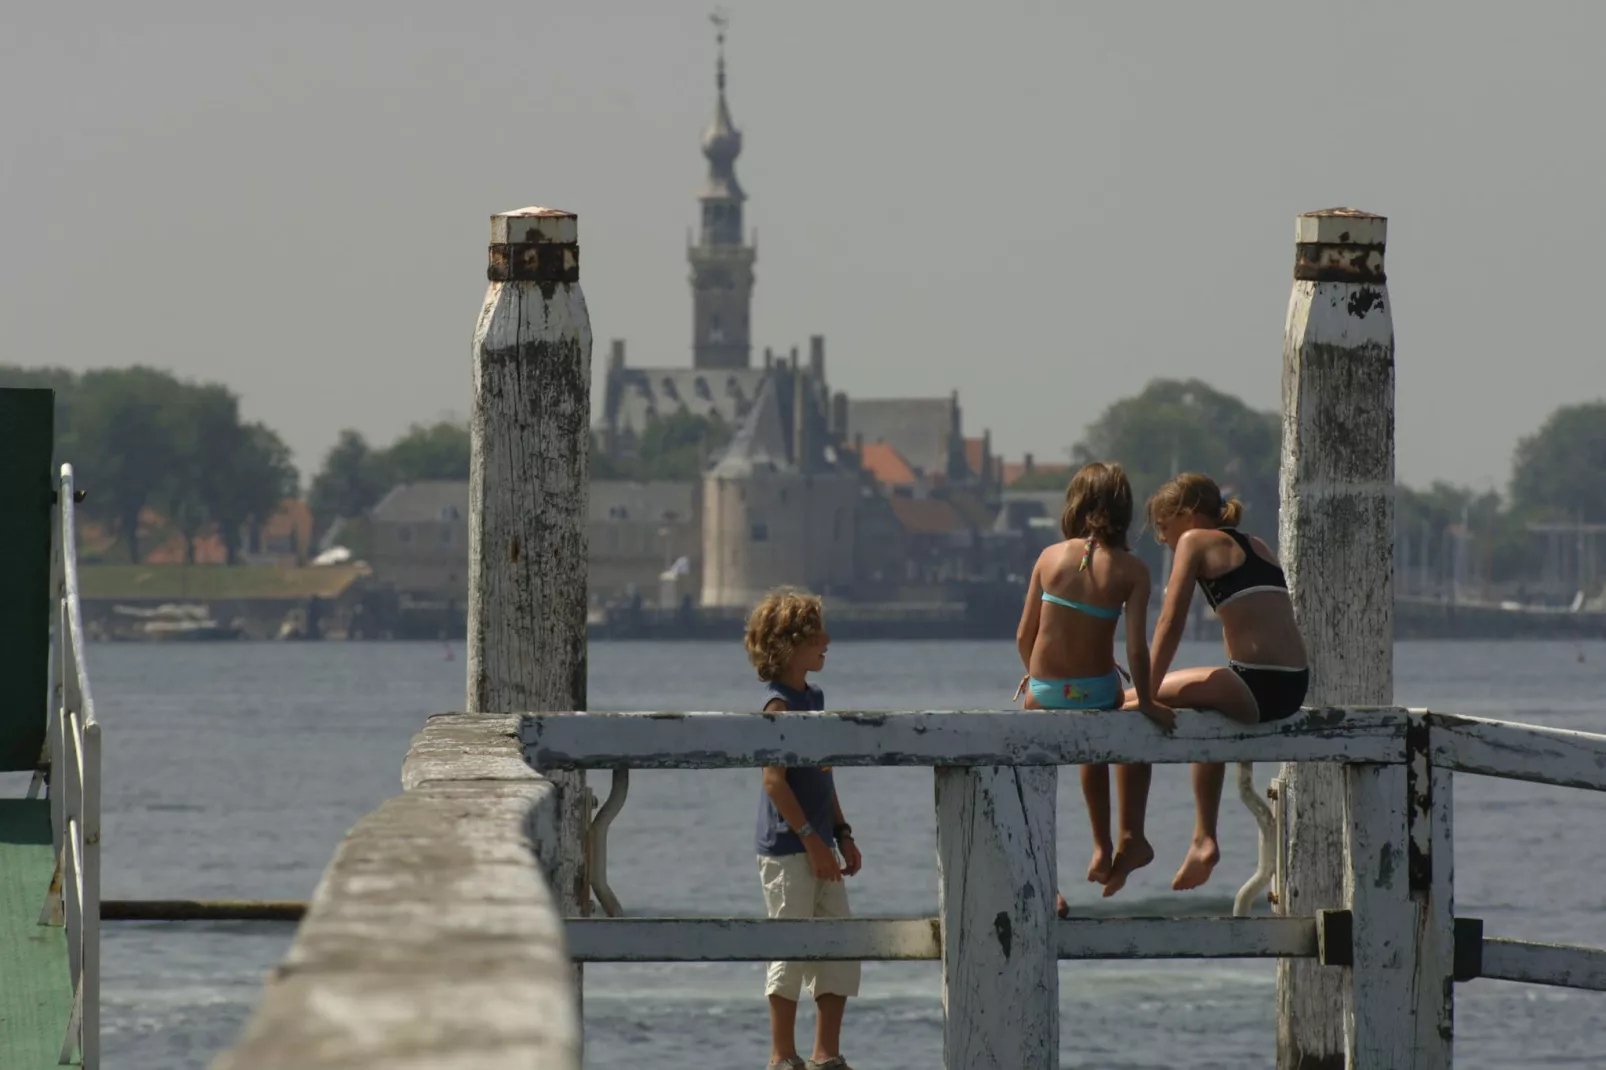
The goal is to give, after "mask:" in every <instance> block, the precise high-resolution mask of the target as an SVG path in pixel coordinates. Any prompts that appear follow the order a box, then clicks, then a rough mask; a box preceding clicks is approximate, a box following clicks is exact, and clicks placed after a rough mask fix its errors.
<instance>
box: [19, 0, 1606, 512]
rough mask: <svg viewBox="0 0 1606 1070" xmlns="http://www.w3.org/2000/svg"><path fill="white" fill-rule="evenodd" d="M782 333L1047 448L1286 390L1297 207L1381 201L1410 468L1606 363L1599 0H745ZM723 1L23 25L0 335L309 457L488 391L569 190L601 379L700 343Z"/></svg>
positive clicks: (101, 16) (1419, 471)
mask: <svg viewBox="0 0 1606 1070" xmlns="http://www.w3.org/2000/svg"><path fill="white" fill-rule="evenodd" d="M728 6H729V8H730V12H731V16H732V25H731V31H730V45H729V62H730V98H731V108H732V111H733V113H734V115H735V118H736V122H737V124H738V125H739V126H740V127H741V128H742V131H743V134H744V137H745V139H746V147H745V150H744V152H743V154H742V158H741V161H740V163H739V165H738V172H739V174H740V176H741V178H742V182H743V184H744V186H745V187H746V189H747V191H748V194H749V197H750V200H749V202H748V220H749V222H750V224H751V225H753V226H756V227H757V228H758V230H759V260H758V286H757V292H756V297H755V308H754V324H755V341H756V343H757V345H759V346H763V345H766V344H767V345H773V346H775V347H777V348H779V349H783V350H784V349H786V348H788V347H790V346H792V345H802V346H806V344H807V336H808V335H809V334H810V333H814V332H819V333H823V334H825V335H826V337H827V351H828V365H827V369H828V373H829V377H830V379H831V382H832V385H833V387H834V388H837V389H844V390H847V391H848V392H850V393H852V394H855V395H860V396H871V395H897V394H915V395H941V394H945V393H946V392H947V391H948V390H950V389H953V388H958V389H959V390H960V391H961V394H962V398H963V402H964V407H965V414H964V415H965V423H966V430H967V432H968V433H973V434H974V433H979V432H980V430H981V429H982V428H984V427H990V428H991V429H992V432H993V437H994V441H995V443H996V444H997V446H998V447H999V448H1000V449H1001V450H1003V451H1004V452H1006V453H1008V454H1009V455H1011V456H1018V455H1019V454H1020V453H1021V452H1022V451H1023V450H1032V451H1034V452H1036V453H1037V454H1038V455H1039V456H1040V457H1055V456H1059V455H1060V453H1061V451H1062V450H1063V448H1064V447H1065V446H1066V445H1067V444H1068V443H1070V442H1072V441H1074V440H1075V439H1076V438H1077V437H1078V436H1079V435H1080V434H1081V432H1082V429H1083V427H1084V426H1085V425H1086V424H1087V422H1088V421H1089V420H1091V419H1093V418H1094V417H1096V416H1097V415H1098V413H1099V412H1100V411H1101V410H1102V409H1103V407H1104V406H1105V405H1107V404H1108V403H1109V402H1111V401H1112V400H1114V399H1116V398H1118V397H1121V396H1123V395H1125V394H1128V393H1131V392H1133V391H1136V390H1138V389H1139V388H1141V387H1142V385H1143V384H1144V383H1145V382H1146V381H1148V380H1149V379H1150V378H1153V377H1155V376H1190V375H1196V376H1199V377H1201V378H1204V379H1207V380H1209V381H1210V382H1212V383H1214V384H1216V385H1217V386H1219V387H1221V388H1223V389H1225V390H1229V391H1232V392H1235V393H1238V394H1240V395H1241V396H1243V397H1244V398H1245V399H1246V400H1248V401H1249V402H1251V403H1252V404H1255V405H1257V406H1262V407H1267V408H1271V407H1274V406H1275V405H1276V404H1277V398H1278V377H1279V369H1280V360H1281V337H1282V324H1283V313H1284V310H1285V307H1286V304H1287V300H1288V291H1289V284H1290V271H1291V265H1292V258H1293V222H1292V220H1293V216H1294V215H1295V214H1296V213H1298V212H1300V211H1303V210H1309V209H1315V208H1324V207H1330V206H1333V205H1340V204H1342V205H1349V206H1353V207H1358V208H1363V209H1367V210H1371V211H1376V212H1381V213H1383V214H1386V215H1387V216H1389V276H1390V283H1389V285H1390V289H1391V291H1392V293H1393V297H1394V300H1395V311H1394V318H1395V328H1396V331H1397V335H1398V346H1399V348H1398V369H1399V371H1398V396H1399V419H1400V431H1399V469H1400V474H1401V476H1402V477H1403V478H1405V479H1406V480H1408V481H1411V482H1423V481H1426V480H1429V479H1432V478H1438V477H1444V478H1449V479H1453V480H1457V481H1462V482H1469V483H1473V484H1475V485H1482V486H1486V485H1489V483H1490V481H1494V482H1496V483H1498V485H1500V486H1502V487H1503V486H1504V485H1505V482H1506V478H1507V474H1508V470H1509V468H1508V461H1509V456H1510V451H1511V447H1512V445H1513V443H1514V442H1515V440H1516V439H1517V438H1518V437H1519V436H1520V435H1523V434H1527V433H1529V432H1531V431H1532V430H1533V429H1534V428H1535V427H1536V426H1537V425H1538V424H1539V422H1540V421H1541V420H1542V419H1543V418H1544V416H1545V415H1546V413H1548V412H1549V411H1550V410H1551V409H1552V408H1553V407H1555V406H1556V405H1559V404H1562V403H1566V402H1572V401H1578V400H1583V399H1592V398H1596V397H1600V396H1602V395H1603V394H1606V362H1603V361H1602V360H1601V355H1600V352H1599V349H1598V346H1599V342H1598V337H1599V336H1598V334H1597V331H1598V330H1599V324H1598V320H1597V317H1598V316H1599V315H1601V311H1602V304H1603V301H1602V296H1603V291H1606V286H1603V283H1606V259H1603V257H1602V255H1601V247H1602V244H1603V240H1606V227H1603V224H1606V198H1603V197H1602V196H1601V193H1600V190H1601V183H1602V177H1603V173H1606V139H1603V137H1602V135H1601V129H1602V126H1603V125H1606V119H1603V115H1606V44H1603V41H1606V5H1600V4H1591V3H1574V4H1561V3H1524V4H1515V3H1488V2H1480V3H1472V2H1459V3H1448V2H1447V3H1436V4H1413V3H1403V4H1392V3H1360V2H1356V0H1347V2H1345V3H1342V4H1320V5H1318V4H1314V3H1311V4H1306V3H1288V2H1286V0H1279V2H1261V3H1220V2H1212V3H1172V4H1158V3H1149V4H1138V3H1125V2H1116V0H1109V2H1106V3H1102V4H1070V3H1065V4H1048V3H1035V4H1013V3H1000V2H995V3H989V4H977V3H966V4H956V3H953V2H951V0H943V2H937V0H920V2H915V0H902V2H892V0H878V2H874V3H863V2H861V3H847V2H841V0H816V2H813V3H809V4H796V3H754V2H745V3H744V2H740V0H735V2H729V3H728ZM707 13H708V5H707V4H705V3H702V2H695V3H688V2H682V0H631V2H626V0H618V2H613V0H588V2H586V3H584V4H579V3H576V4H565V5H556V4H543V3H532V2H528V0H520V2H513V0H485V2H469V0H454V2H452V3H438V4H426V3H419V2H418V0H398V2H393V3H386V4H379V3H370V4H363V5H357V4H349V3H335V2H332V0H326V2H323V3H317V4H309V3H305V2H281V3H275V4H250V5H247V4H240V3H234V2H221V0H219V2H210V3H188V4H180V3H173V2H168V0H141V2H140V3H127V2H125V0H118V2H110V0H84V2H81V3H77V4H51V3H38V4H12V5H10V6H9V7H8V9H7V13H6V16H5V23H6V25H5V28H4V31H3V33H0V99H3V100H4V101H5V102H6V103H5V108H4V110H3V111H0V143H3V145H4V149H3V150H0V189H3V190H4V199H3V201H0V213H3V215H0V218H3V219H4V226H3V231H0V330H3V334H0V339H3V342H4V347H3V349H0V361H3V362H8V363H23V364H59V365H66V366H68V367H73V368H90V367H95V366H101V365H107V364H126V363H132V362H135V361H139V362H145V363H150V364H155V365H158V366H161V367H166V368H169V369H172V370H174V371H175V372H178V373H179V374H181V375H185V376H194V377H204V378H208V379H217V380H221V381H223V382H225V383H227V384H229V385H230V386H231V387H233V388H234V389H235V390H236V391H238V392H239V393H240V395H241V396H242V397H243V399H244V406H245V409H246V411H247V413H248V414H249V415H250V416H252V417H255V418H260V419H263V420H266V421H268V422H269V423H270V424H272V425H273V426H275V427H277V428H278V429H279V430H280V431H281V433H283V434H284V435H285V436H286V438H287V439H288V441H289V442H290V444H291V445H292V446H293V447H294V449H295V450H296V453H297V456H298V460H299V462H300V463H301V465H302V467H303V469H305V470H308V471H309V472H310V470H312V469H313V468H315V467H316V465H317V463H318V461H319V460H320V459H321V457H322V454H323V452H324V450H326V449H327V448H328V446H329V445H330V444H331V443H332V442H333V440H334V437H335V434H336V432H337V431H338V429H339V428H341V427H342V426H355V427H357V428H359V429H360V430H362V431H363V432H365V433H366V434H368V435H369V436H370V437H371V438H373V439H375V440H377V441H380V442H383V441H385V440H388V439H389V438H390V437H391V436H393V435H395V434H397V433H398V432H400V431H402V430H403V429H404V428H405V427H406V426H407V424H409V423H410V422H412V421H416V420H426V419H432V418H435V417H438V416H441V415H445V414H452V415H461V414H463V413H465V412H466V411H467V408H468V388H469V365H468V360H469V339H470V335H471V332H472V329H473V326H474V319H475V315H476V313H477V312H478V309H479V304H480V299H481V297H482V296H483V292H484V288H485V282H484V266H485V245H486V242H487V240H488V239H487V234H488V229H489V227H488V217H489V216H490V214H491V213H492V212H496V211H503V210H507V209H512V208H519V207H523V206H525V205H529V204H546V205H553V206H558V207H562V208H567V209H571V210H574V211H577V212H579V214H580V239H581V246H582V260H581V264H582V278H583V280H584V286H585V291H586V297H587V300H588V302H589V304H590V309H591V315H592V325H593V329H594V331H595V335H596V348H595V350H594V354H593V359H594V365H595V367H596V369H597V372H598V375H599V379H600V373H601V370H602V368H603V366H604V364H605V363H606V351H607V340H608V339H609V338H613V337H623V338H626V339H628V340H629V345H630V356H631V361H632V363H659V364H683V363H689V361H690V349H689V347H690V337H689V336H690V310H691V306H690V299H689V296H688V288H687V281H686V276H687V267H686V262H685V250H684V247H685V242H686V234H687V229H688V227H690V226H691V225H692V224H693V223H694V222H695V221H696V204H695V201H694V198H695V195H696V191H697V188H698V185H699V183H700V181H701V177H702V173H703V167H704V161H703V159H702V157H701V156H700V155H699V153H698V149H697V139H698V137H699V135H700V132H701V130H702V128H703V126H704V125H705V124H706V122H707V121H708V118H709V116H710V114H711V112H712V107H713V41H712V37H711V31H710V28H709V25H708V23H707V21H706V15H707Z"/></svg>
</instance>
